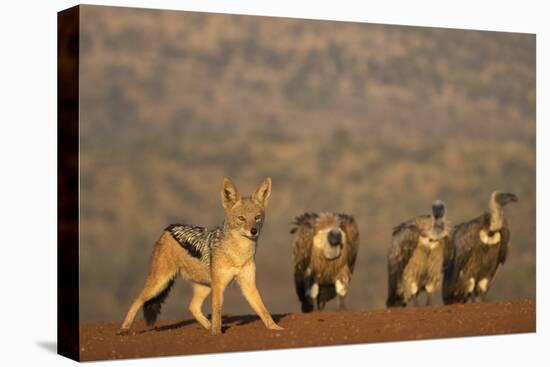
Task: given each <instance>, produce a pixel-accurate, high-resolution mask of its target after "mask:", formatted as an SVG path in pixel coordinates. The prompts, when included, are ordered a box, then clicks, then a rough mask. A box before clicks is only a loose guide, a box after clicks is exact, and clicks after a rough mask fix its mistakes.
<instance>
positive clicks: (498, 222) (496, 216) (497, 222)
mask: <svg viewBox="0 0 550 367" xmlns="http://www.w3.org/2000/svg"><path fill="white" fill-rule="evenodd" d="M489 213H490V214H491V222H490V225H489V230H491V231H498V230H500V229H501V228H502V224H503V221H504V210H503V209H502V206H501V205H500V204H498V203H496V202H495V201H494V200H491V201H490V202H489Z"/></svg>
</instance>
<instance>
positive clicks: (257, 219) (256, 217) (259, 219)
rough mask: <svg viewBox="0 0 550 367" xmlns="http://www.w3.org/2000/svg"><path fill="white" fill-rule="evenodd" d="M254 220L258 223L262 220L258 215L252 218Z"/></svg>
mask: <svg viewBox="0 0 550 367" xmlns="http://www.w3.org/2000/svg"><path fill="white" fill-rule="evenodd" d="M254 220H255V221H256V222H259V221H261V220H262V216H261V215H259V214H258V215H257V216H255V217H254Z"/></svg>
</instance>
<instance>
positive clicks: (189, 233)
mask: <svg viewBox="0 0 550 367" xmlns="http://www.w3.org/2000/svg"><path fill="white" fill-rule="evenodd" d="M164 230H165V231H169V232H170V234H171V235H172V237H173V238H174V239H175V240H176V241H178V243H179V244H180V246H181V247H183V248H184V249H185V250H186V251H187V252H188V253H189V255H191V256H192V257H194V258H196V259H199V260H200V259H201V258H202V252H201V251H200V250H199V248H197V246H195V244H194V243H193V239H196V236H198V235H200V234H202V233H204V231H205V229H204V228H203V227H199V226H188V225H185V224H170V225H169V226H168V227H166V228H165V229H164Z"/></svg>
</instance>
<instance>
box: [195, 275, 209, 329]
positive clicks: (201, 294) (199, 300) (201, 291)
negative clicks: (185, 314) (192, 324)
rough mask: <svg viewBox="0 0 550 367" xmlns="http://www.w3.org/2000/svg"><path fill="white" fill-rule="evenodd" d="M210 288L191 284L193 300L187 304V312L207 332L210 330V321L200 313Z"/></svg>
mask: <svg viewBox="0 0 550 367" xmlns="http://www.w3.org/2000/svg"><path fill="white" fill-rule="evenodd" d="M211 291H212V288H210V287H209V286H207V285H202V284H198V283H194V284H193V298H191V302H190V303H189V311H191V314H192V315H193V317H195V319H196V320H197V321H198V323H199V324H201V325H202V327H204V328H205V329H207V330H210V326H211V324H210V321H209V320H208V318H206V316H204V314H203V313H202V304H203V302H204V300H205V299H206V298H207V297H208V296H209V295H210V292H211Z"/></svg>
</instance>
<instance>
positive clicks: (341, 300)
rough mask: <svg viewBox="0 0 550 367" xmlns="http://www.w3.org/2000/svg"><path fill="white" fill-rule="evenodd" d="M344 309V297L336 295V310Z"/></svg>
mask: <svg viewBox="0 0 550 367" xmlns="http://www.w3.org/2000/svg"><path fill="white" fill-rule="evenodd" d="M345 310H346V297H345V296H340V295H338V311H345Z"/></svg>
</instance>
